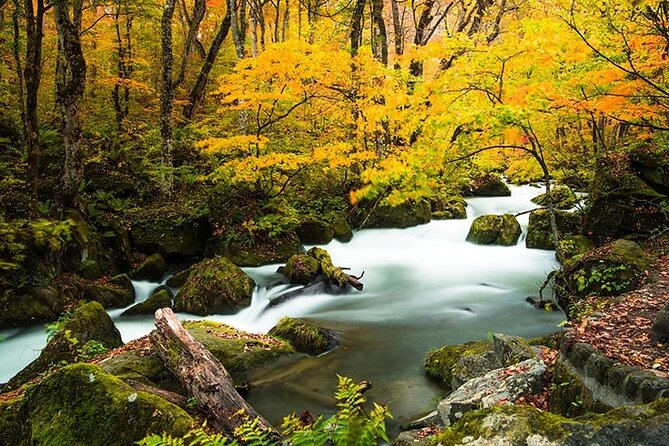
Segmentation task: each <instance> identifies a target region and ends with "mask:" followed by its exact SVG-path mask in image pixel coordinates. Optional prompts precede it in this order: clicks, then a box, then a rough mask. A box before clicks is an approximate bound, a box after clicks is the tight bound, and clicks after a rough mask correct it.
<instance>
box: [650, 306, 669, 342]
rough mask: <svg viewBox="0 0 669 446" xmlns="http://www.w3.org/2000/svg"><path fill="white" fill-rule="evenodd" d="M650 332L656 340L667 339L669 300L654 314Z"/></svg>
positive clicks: (668, 337) (668, 336)
mask: <svg viewBox="0 0 669 446" xmlns="http://www.w3.org/2000/svg"><path fill="white" fill-rule="evenodd" d="M652 334H653V340H654V341H656V342H666V341H669V302H668V303H667V304H666V305H665V306H664V307H663V308H662V309H661V310H660V312H659V313H658V314H657V316H655V319H654V320H653V329H652Z"/></svg>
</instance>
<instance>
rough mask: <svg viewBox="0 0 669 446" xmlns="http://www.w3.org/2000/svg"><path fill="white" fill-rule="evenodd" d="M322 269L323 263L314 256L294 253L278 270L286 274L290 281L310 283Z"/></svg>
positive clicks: (303, 283)
mask: <svg viewBox="0 0 669 446" xmlns="http://www.w3.org/2000/svg"><path fill="white" fill-rule="evenodd" d="M320 270H321V264H320V262H319V261H318V260H316V259H315V258H314V257H312V256H310V255H307V254H300V255H294V256H292V257H291V258H290V259H288V262H286V265H285V266H283V267H281V268H279V270H278V272H280V273H281V274H283V275H284V276H286V278H288V281H289V282H290V283H295V284H302V285H308V284H309V283H311V282H312V281H313V280H314V279H315V278H316V276H317V275H318V273H319V272H320Z"/></svg>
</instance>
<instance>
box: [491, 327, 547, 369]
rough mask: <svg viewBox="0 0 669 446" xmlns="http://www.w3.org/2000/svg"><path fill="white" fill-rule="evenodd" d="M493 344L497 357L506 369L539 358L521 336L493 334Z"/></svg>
mask: <svg viewBox="0 0 669 446" xmlns="http://www.w3.org/2000/svg"><path fill="white" fill-rule="evenodd" d="M492 344H493V347H494V349H495V355H496V356H497V358H499V360H500V362H501V363H502V365H503V366H504V367H508V366H510V365H513V364H517V363H519V362H522V361H525V360H528V359H535V358H536V356H537V355H536V353H535V352H534V350H533V349H532V347H530V344H529V343H528V342H527V341H526V340H525V339H524V338H521V337H520V336H511V335H507V334H503V333H493V335H492Z"/></svg>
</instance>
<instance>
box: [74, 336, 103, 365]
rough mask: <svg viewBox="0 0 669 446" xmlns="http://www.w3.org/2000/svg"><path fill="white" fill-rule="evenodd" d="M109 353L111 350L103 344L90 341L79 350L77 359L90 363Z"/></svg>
mask: <svg viewBox="0 0 669 446" xmlns="http://www.w3.org/2000/svg"><path fill="white" fill-rule="evenodd" d="M107 351H109V349H108V348H107V346H106V345H104V344H103V343H102V342H100V341H95V340H90V341H88V342H86V343H85V344H84V345H83V346H81V348H79V349H77V357H78V359H79V360H81V361H88V360H89V359H93V358H95V357H96V356H99V355H101V354H103V353H107Z"/></svg>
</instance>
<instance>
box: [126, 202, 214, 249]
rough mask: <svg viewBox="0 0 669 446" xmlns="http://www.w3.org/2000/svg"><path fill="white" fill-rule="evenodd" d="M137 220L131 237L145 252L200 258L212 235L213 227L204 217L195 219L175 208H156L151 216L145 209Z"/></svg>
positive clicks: (131, 231)
mask: <svg viewBox="0 0 669 446" xmlns="http://www.w3.org/2000/svg"><path fill="white" fill-rule="evenodd" d="M138 217H140V218H139V219H137V220H135V224H133V226H132V228H131V230H130V235H131V237H132V240H133V242H134V244H135V246H137V247H138V248H139V250H140V251H142V252H147V253H153V252H159V253H160V254H163V255H173V254H178V255H182V256H193V255H200V254H202V252H203V251H204V246H205V242H206V241H207V239H208V238H209V236H210V234H211V226H210V225H209V223H208V222H207V220H206V219H205V218H194V217H193V216H191V215H188V214H185V215H184V214H183V213H180V211H178V210H174V209H165V208H161V209H155V210H154V212H151V215H147V211H146V210H144V212H143V215H141V216H138Z"/></svg>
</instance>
